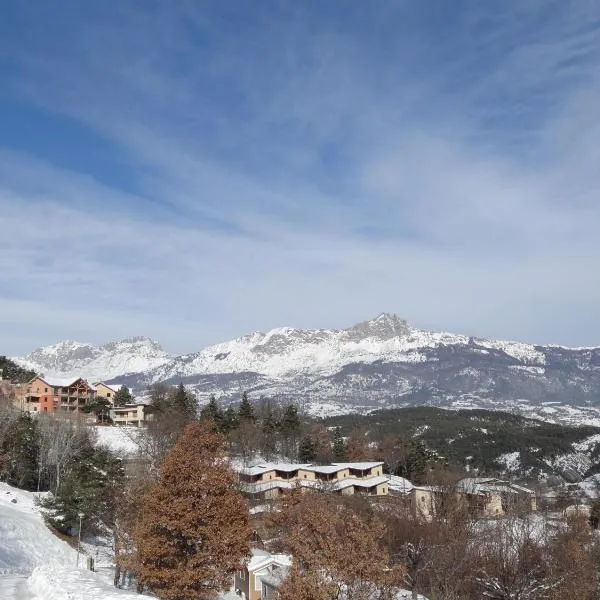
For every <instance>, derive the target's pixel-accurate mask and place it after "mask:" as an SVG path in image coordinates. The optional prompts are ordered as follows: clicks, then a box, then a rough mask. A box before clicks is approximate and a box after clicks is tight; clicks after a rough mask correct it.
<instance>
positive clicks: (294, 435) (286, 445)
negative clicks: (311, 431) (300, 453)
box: [279, 404, 300, 459]
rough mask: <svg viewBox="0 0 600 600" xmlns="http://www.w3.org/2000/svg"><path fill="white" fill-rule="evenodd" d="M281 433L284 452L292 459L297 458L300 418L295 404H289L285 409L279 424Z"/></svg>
mask: <svg viewBox="0 0 600 600" xmlns="http://www.w3.org/2000/svg"><path fill="white" fill-rule="evenodd" d="M279 433H280V435H281V439H282V442H283V444H282V445H283V447H282V452H283V453H284V454H285V455H286V456H288V457H289V458H291V459H295V458H296V444H297V441H298V436H299V435H300V418H299V417H298V409H297V408H296V406H295V405H294V404H288V405H287V406H286V407H285V410H284V411H283V417H282V419H281V422H280V424H279Z"/></svg>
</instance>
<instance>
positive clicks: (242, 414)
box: [238, 392, 256, 422]
mask: <svg viewBox="0 0 600 600" xmlns="http://www.w3.org/2000/svg"><path fill="white" fill-rule="evenodd" d="M238 418H239V420H240V422H241V421H256V415H255V414H254V407H253V406H252V403H251V402H250V400H249V399H248V392H244V393H243V394H242V401H241V402H240V405H239V406H238Z"/></svg>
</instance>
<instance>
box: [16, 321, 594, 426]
mask: <svg viewBox="0 0 600 600" xmlns="http://www.w3.org/2000/svg"><path fill="white" fill-rule="evenodd" d="M17 360H18V362H20V363H21V364H23V365H26V366H28V367H31V368H35V369H36V370H38V371H41V372H44V373H46V374H49V373H56V374H59V373H60V374H61V376H64V375H66V374H69V375H76V374H81V375H84V376H87V377H89V378H92V379H110V378H113V379H116V378H118V379H119V382H122V383H126V384H127V385H129V386H131V387H133V388H134V390H136V391H137V392H138V393H139V392H141V391H142V390H143V389H145V388H147V387H148V386H149V385H150V384H152V383H155V382H158V381H164V382H167V383H179V382H180V381H183V382H184V383H185V384H186V385H189V386H191V387H193V388H194V389H195V391H196V392H197V394H198V396H199V399H200V401H203V400H205V399H207V398H208V396H209V395H210V394H215V395H217V397H220V398H222V399H223V400H224V401H228V400H234V399H235V400H237V399H239V394H240V393H241V392H242V391H243V390H247V391H248V392H249V393H250V394H251V396H253V397H255V398H258V397H261V396H264V397H270V398H274V399H284V400H287V401H295V402H299V403H301V404H302V405H303V406H305V407H306V408H308V409H309V410H310V411H311V412H312V413H314V414H323V415H326V414H331V413H333V412H349V411H365V410H369V409H372V408H376V407H391V406H404V405H408V404H435V405H439V406H460V407H465V406H482V407H486V406H487V407H489V408H497V409H507V410H512V411H517V412H519V409H520V407H523V408H524V409H527V408H528V407H529V408H531V407H532V406H533V407H535V408H536V409H537V408H539V409H540V410H541V408H543V407H546V409H547V412H548V411H550V412H552V411H554V412H556V411H558V408H557V407H560V406H566V405H578V406H582V407H583V406H588V407H590V409H591V408H593V407H592V406H590V405H594V404H600V348H575V349H570V348H563V347H559V346H536V345H532V344H525V343H521V342H501V341H494V340H484V339H478V338H472V337H468V336H464V335H456V334H451V333H439V332H431V331H424V330H420V329H415V328H412V327H410V326H409V325H408V324H407V322H406V321H404V320H402V319H400V318H398V317H397V316H395V315H389V314H381V315H379V316H378V317H376V318H374V319H371V320H369V321H365V322H363V323H359V324H357V325H354V326H352V327H350V328H348V329H339V330H338V329H317V330H303V329H294V328H291V327H283V328H278V329H273V330H271V331H269V332H267V333H261V332H254V333H251V334H248V335H245V336H242V337H240V338H237V339H235V340H232V341H229V342H224V343H221V344H216V345H214V346H210V347H208V348H205V349H203V350H200V351H199V352H196V353H193V354H187V355H183V356H177V357H168V356H167V355H166V354H165V353H164V352H163V351H162V349H160V346H158V344H156V343H155V342H151V341H150V340H146V339H143V338H141V339H137V340H133V341H132V340H129V341H123V342H117V343H115V344H107V345H106V346H103V347H101V348H94V347H92V346H89V345H84V344H76V343H73V342H68V343H67V342H64V343H62V344H58V345H56V346H52V347H50V348H42V349H39V350H36V351H35V352H33V353H32V354H30V355H28V356H27V357H25V358H24V359H17ZM92 372H93V377H92V376H91V375H90V373H92ZM530 414H532V413H531V412H530ZM597 416H598V417H600V413H599V414H598V415H597Z"/></svg>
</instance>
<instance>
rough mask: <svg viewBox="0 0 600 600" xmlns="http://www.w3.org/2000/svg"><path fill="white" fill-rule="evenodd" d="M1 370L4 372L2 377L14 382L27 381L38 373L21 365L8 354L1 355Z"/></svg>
mask: <svg viewBox="0 0 600 600" xmlns="http://www.w3.org/2000/svg"><path fill="white" fill-rule="evenodd" d="M0 371H1V372H2V379H5V380H7V381H11V382H13V383H25V382H27V381H29V380H30V379H32V378H33V377H35V375H36V373H35V371H32V370H31V369H24V368H23V367H20V366H19V365H17V363H15V362H14V361H12V360H11V359H10V358H6V356H0Z"/></svg>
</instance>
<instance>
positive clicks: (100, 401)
mask: <svg viewBox="0 0 600 600" xmlns="http://www.w3.org/2000/svg"><path fill="white" fill-rule="evenodd" d="M83 412H85V413H93V414H95V415H96V419H97V420H98V422H99V423H104V422H106V421H110V419H109V416H108V415H109V412H110V401H109V399H108V398H105V397H104V396H96V398H94V400H93V401H92V402H90V403H88V404H86V405H85V406H84V407H83Z"/></svg>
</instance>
